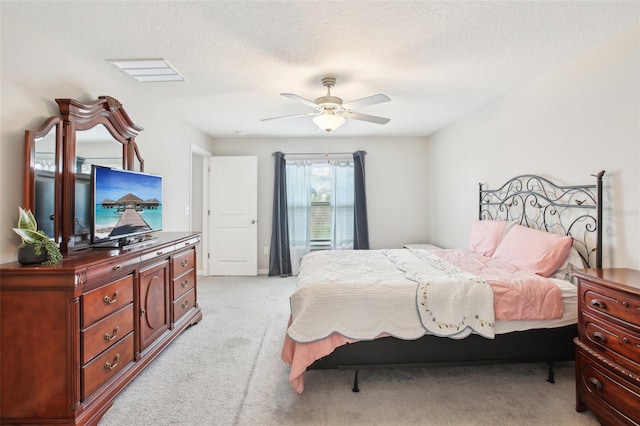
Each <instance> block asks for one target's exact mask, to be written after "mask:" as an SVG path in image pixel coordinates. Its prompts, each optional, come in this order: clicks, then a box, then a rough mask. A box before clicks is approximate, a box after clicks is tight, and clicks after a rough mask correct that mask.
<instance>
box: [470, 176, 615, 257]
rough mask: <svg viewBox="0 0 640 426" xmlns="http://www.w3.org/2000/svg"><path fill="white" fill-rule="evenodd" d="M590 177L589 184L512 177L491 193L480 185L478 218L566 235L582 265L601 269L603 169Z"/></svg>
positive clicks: (541, 178)
mask: <svg viewBox="0 0 640 426" xmlns="http://www.w3.org/2000/svg"><path fill="white" fill-rule="evenodd" d="M593 176H594V177H595V178H596V183H595V184H593V185H573V186H563V185H557V184H555V183H553V182H551V181H550V180H548V179H545V178H543V177H541V176H536V175H521V176H516V177H514V178H513V179H510V180H509V181H507V182H506V183H505V184H504V185H502V186H501V187H500V188H499V189H493V190H490V189H484V188H483V184H482V183H481V184H480V203H479V219H480V220H508V221H515V222H516V223H518V224H520V225H523V226H528V227H530V228H535V229H540V230H543V231H546V232H553V233H556V234H561V235H568V236H570V237H572V238H573V240H574V241H573V247H574V248H575V249H576V250H577V251H578V253H579V254H580V257H582V260H583V261H584V263H585V265H587V266H588V267H596V268H601V267H602V226H601V223H602V204H601V203H602V176H604V170H603V171H601V172H599V173H598V174H596V175H593ZM594 261H595V262H594ZM594 263H595V266H594Z"/></svg>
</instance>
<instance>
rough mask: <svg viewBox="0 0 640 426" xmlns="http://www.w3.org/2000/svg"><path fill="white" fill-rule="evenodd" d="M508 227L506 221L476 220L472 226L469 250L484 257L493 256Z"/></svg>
mask: <svg viewBox="0 0 640 426" xmlns="http://www.w3.org/2000/svg"><path fill="white" fill-rule="evenodd" d="M506 227H507V222H506V221H504V220H476V221H475V222H473V225H472V226H471V236H470V237H469V249H470V250H471V251H474V252H476V253H478V254H481V255H483V256H491V255H492V254H493V252H494V251H496V248H497V247H498V244H500V240H501V239H502V234H503V233H504V230H505V228H506Z"/></svg>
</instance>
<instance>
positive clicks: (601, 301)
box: [580, 280, 640, 330]
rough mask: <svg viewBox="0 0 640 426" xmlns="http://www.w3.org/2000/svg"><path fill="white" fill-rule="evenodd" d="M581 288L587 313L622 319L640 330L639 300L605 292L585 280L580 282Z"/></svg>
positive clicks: (618, 293) (623, 294) (613, 291)
mask: <svg viewBox="0 0 640 426" xmlns="http://www.w3.org/2000/svg"><path fill="white" fill-rule="evenodd" d="M580 288H581V293H580V294H581V297H582V302H583V304H584V307H585V308H586V309H585V311H587V312H591V313H597V314H602V315H604V316H605V317H606V318H613V319H614V320H615V319H620V320H622V321H624V322H626V323H629V324H630V325H633V326H635V327H636V328H637V329H639V330H640V300H639V299H637V298H634V297H631V296H630V295H628V294H625V293H622V292H619V291H615V290H611V289H607V290H606V292H604V291H602V290H601V289H600V287H599V286H596V285H592V284H591V283H589V282H585V281H584V280H581V281H580ZM605 293H606V294H605Z"/></svg>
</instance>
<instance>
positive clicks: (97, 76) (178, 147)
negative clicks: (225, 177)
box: [0, 3, 210, 263]
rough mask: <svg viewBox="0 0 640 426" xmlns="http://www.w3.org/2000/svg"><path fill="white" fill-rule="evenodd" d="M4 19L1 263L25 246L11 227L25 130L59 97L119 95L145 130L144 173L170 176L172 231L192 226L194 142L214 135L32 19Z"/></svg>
mask: <svg viewBox="0 0 640 426" xmlns="http://www.w3.org/2000/svg"><path fill="white" fill-rule="evenodd" d="M61 7H64V6H63V4H62V3H61ZM1 19H2V21H1V31H2V33H1V43H2V44H1V46H0V53H1V55H2V57H1V59H2V60H1V70H0V71H1V74H0V82H1V87H2V93H1V94H0V96H1V103H0V105H1V110H0V113H1V126H2V127H1V129H2V132H1V133H0V200H2V201H1V202H0V262H2V263H4V262H9V261H13V260H15V259H16V258H17V247H18V245H19V244H20V238H19V237H18V236H17V235H16V234H15V233H14V232H13V231H12V230H11V228H13V227H15V225H16V222H17V220H18V206H21V205H22V204H23V202H22V190H23V189H22V188H23V182H22V180H23V178H22V176H23V162H24V152H23V150H24V131H25V130H27V129H29V130H35V129H37V128H38V127H39V126H40V125H41V124H42V122H43V121H44V120H45V119H46V118H47V117H48V116H50V115H57V113H58V106H57V104H56V103H55V100H54V99H55V98H71V99H77V100H79V101H92V100H95V99H97V97H98V96H101V95H109V96H112V97H114V98H116V99H118V100H119V101H120V102H121V103H122V104H123V106H124V108H125V110H126V111H127V113H128V114H129V115H130V116H131V119H132V120H133V121H134V123H136V124H137V125H140V126H142V127H144V128H145V130H143V131H142V132H141V133H140V135H139V136H138V138H137V142H138V145H139V147H140V151H141V153H142V156H143V158H144V160H145V171H147V172H150V173H156V174H160V175H163V176H164V178H165V179H164V200H163V201H164V203H165V210H164V216H163V219H164V227H165V230H168V231H186V230H188V229H189V220H188V219H189V218H188V216H186V215H185V206H188V205H189V185H190V182H189V179H190V178H189V164H190V161H191V145H197V146H201V147H203V148H206V149H208V146H209V143H210V139H209V138H208V137H206V136H205V135H203V134H202V133H200V132H197V131H195V130H194V129H193V128H192V127H190V126H188V125H186V124H185V123H183V122H180V121H177V120H176V119H175V118H174V117H173V116H171V115H170V114H168V113H167V112H166V111H165V110H164V109H163V108H161V107H159V106H158V105H154V104H153V103H151V102H149V101H147V100H146V99H144V98H143V97H141V96H139V95H136V93H133V92H132V91H131V90H126V89H125V88H123V86H122V84H118V83H117V82H114V81H113V80H112V79H111V78H109V76H106V75H104V74H101V73H100V72H97V71H96V70H95V69H94V68H92V67H91V66H89V65H88V64H86V63H85V62H83V61H82V59H81V58H78V57H76V56H75V55H74V54H73V53H72V52H68V51H66V50H65V49H64V47H63V46H59V45H56V44H54V43H51V42H50V41H49V40H47V39H45V38H42V37H40V36H39V35H38V33H37V31H31V30H29V24H28V23H25V22H21V21H20V20H19V19H16V18H15V17H11V16H7V15H6V14H3V15H2V16H1ZM79 36H81V35H79ZM34 52H38V54H35V53H34ZM60 76H63V77H60Z"/></svg>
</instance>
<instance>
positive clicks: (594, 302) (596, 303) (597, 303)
mask: <svg viewBox="0 0 640 426" xmlns="http://www.w3.org/2000/svg"><path fill="white" fill-rule="evenodd" d="M591 306H593V307H594V308H598V309H607V305H606V304H605V303H604V302H603V301H602V300H600V299H593V300H592V301H591Z"/></svg>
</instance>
